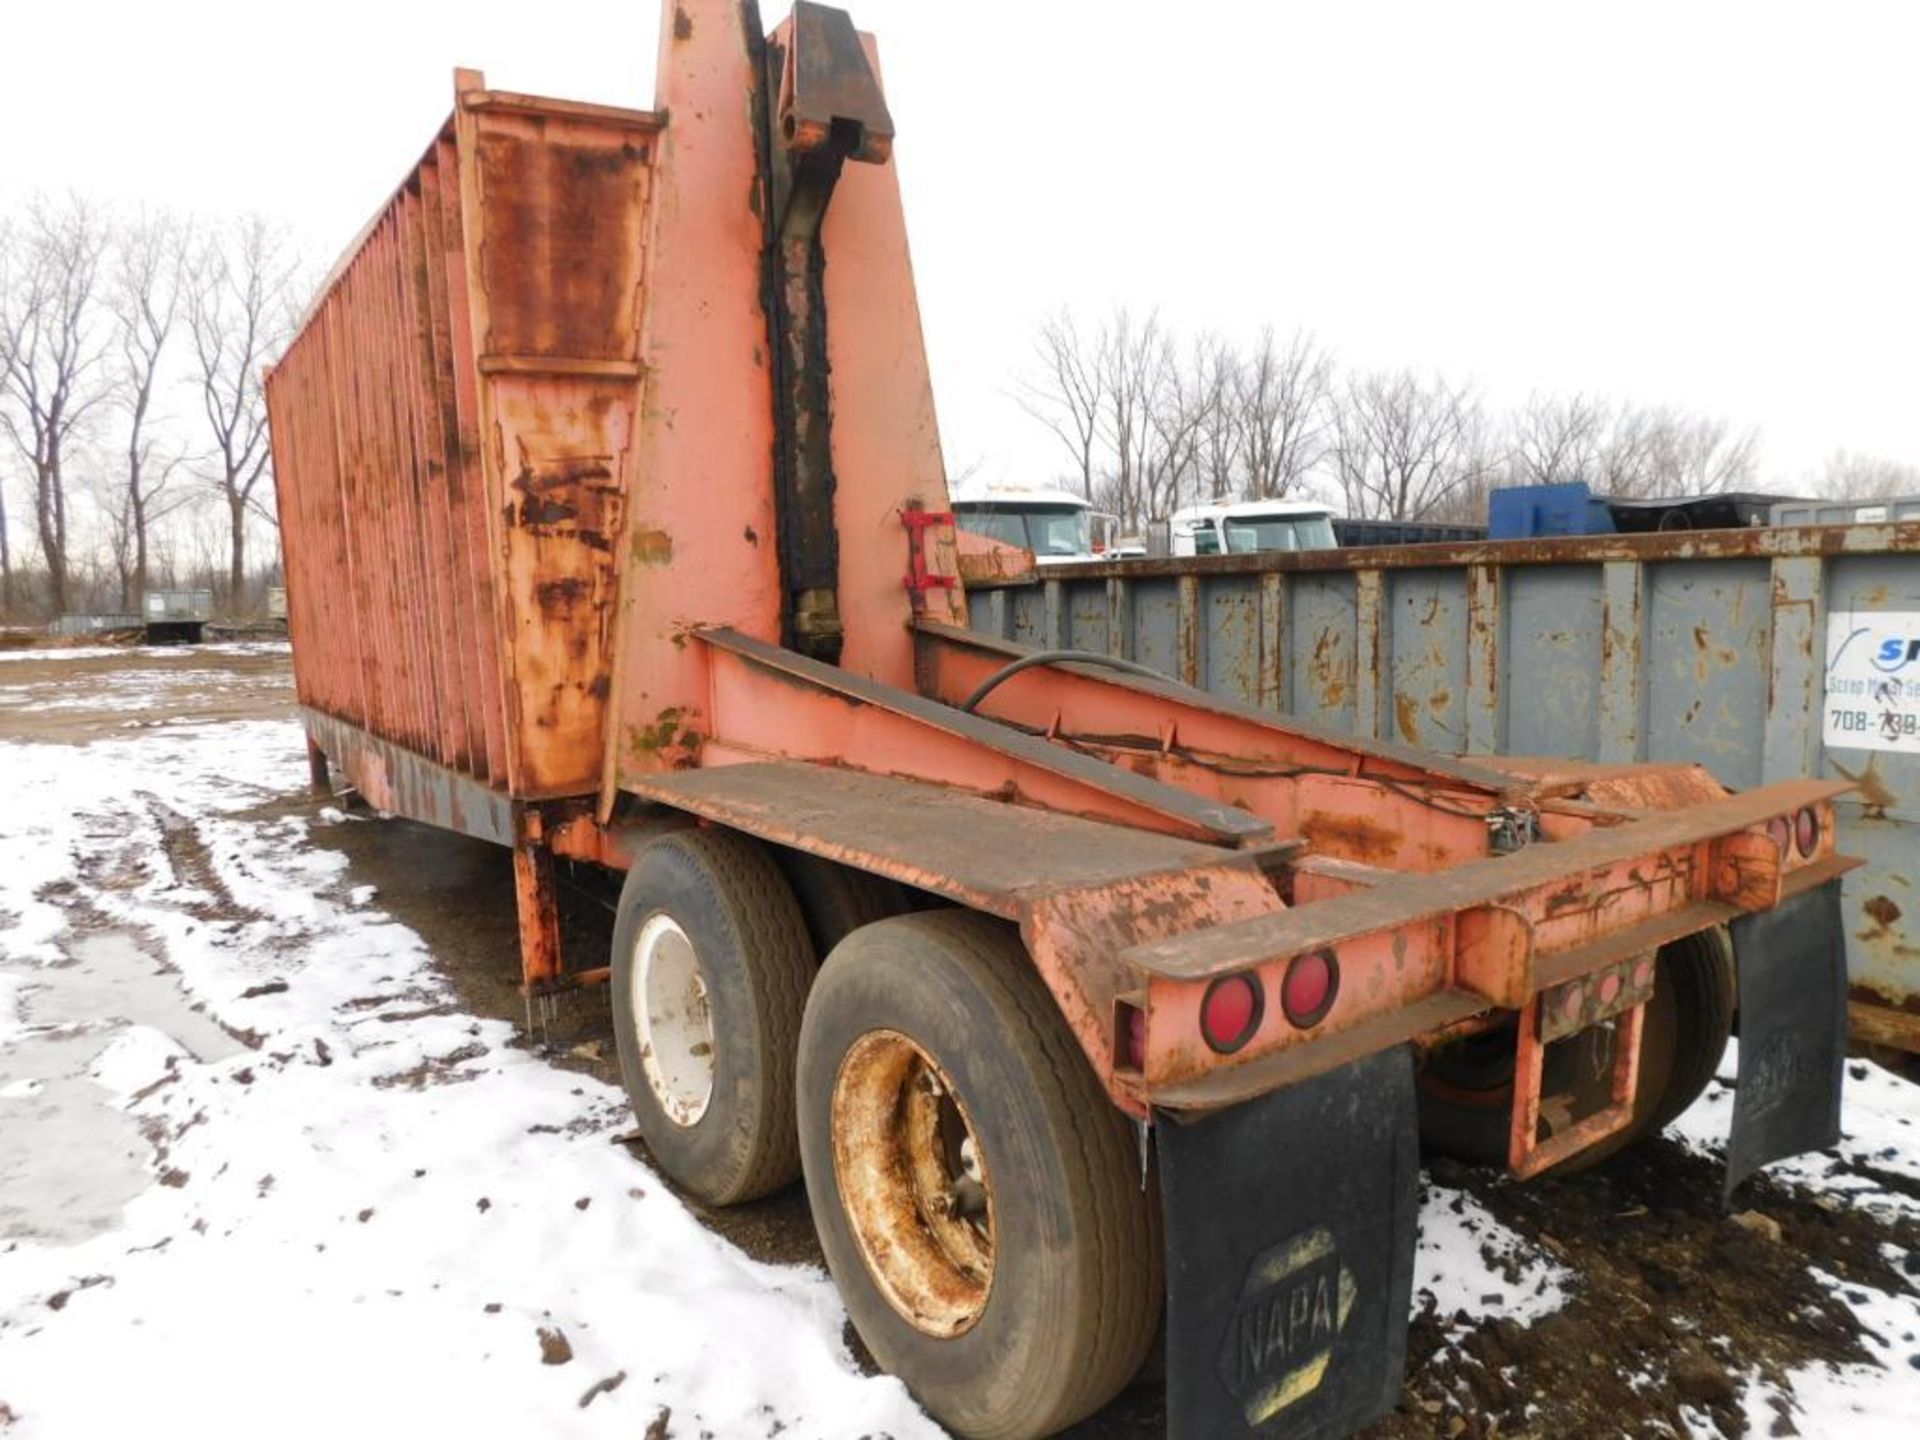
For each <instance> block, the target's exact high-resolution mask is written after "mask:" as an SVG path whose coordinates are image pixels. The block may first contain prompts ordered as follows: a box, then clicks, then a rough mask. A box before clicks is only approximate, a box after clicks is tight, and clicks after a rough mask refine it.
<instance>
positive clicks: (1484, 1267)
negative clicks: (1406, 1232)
mask: <svg viewBox="0 0 1920 1440" xmlns="http://www.w3.org/2000/svg"><path fill="white" fill-rule="evenodd" d="M1572 1281H1573V1272H1572V1271H1570V1270H1568V1269H1567V1267H1566V1266H1564V1265H1562V1264H1560V1263H1559V1261H1557V1260H1555V1259H1554V1258H1553V1257H1552V1256H1551V1255H1549V1254H1548V1253H1547V1252H1546V1251H1545V1250H1544V1249H1542V1248H1541V1247H1540V1246H1538V1245H1535V1244H1533V1243H1532V1242H1530V1241H1528V1240H1526V1239H1525V1238H1523V1237H1522V1236H1521V1235H1520V1234H1519V1233H1517V1232H1516V1231H1514V1230H1512V1229H1511V1228H1509V1227H1508V1226H1506V1225H1503V1224H1501V1223H1500V1221H1498V1220H1496V1219H1495V1218H1494V1217H1493V1215H1492V1214H1490V1213H1489V1212H1488V1210H1487V1208H1486V1206H1484V1205H1482V1204H1481V1203H1480V1202H1479V1201H1478V1200H1476V1199H1475V1198H1474V1197H1473V1196H1472V1195H1469V1194H1468V1193H1467V1192H1466V1191H1464V1190H1453V1189H1449V1188H1447V1187H1446V1186H1444V1185H1437V1184H1435V1183H1433V1182H1432V1181H1431V1180H1429V1181H1428V1183H1427V1187H1426V1195H1425V1199H1424V1201H1423V1202H1422V1204H1421V1207H1420V1242H1419V1246H1418V1248H1417V1249H1416V1251H1415V1252H1414V1258H1413V1295H1414V1304H1415V1305H1416V1306H1418V1305H1420V1304H1422V1303H1424V1301H1425V1300H1426V1299H1427V1298H1428V1297H1431V1298H1432V1300H1433V1305H1434V1309H1435V1311H1436V1312H1437V1313H1438V1314H1439V1315H1440V1317H1441V1318H1442V1319H1443V1320H1446V1321H1447V1322H1448V1325H1449V1329H1450V1331H1452V1332H1453V1333H1455V1334H1463V1333H1465V1332H1466V1331H1467V1330H1468V1329H1470V1328H1471V1327H1472V1326H1473V1325H1474V1324H1476V1323H1477V1322H1479V1321H1480V1320H1483V1319H1485V1318H1487V1317H1488V1316H1494V1315H1501V1316H1505V1317H1506V1318H1507V1319H1509V1320H1513V1321H1516V1322H1518V1323H1519V1324H1522V1325H1531V1324H1532V1323H1533V1322H1534V1321H1536V1320H1538V1319H1540V1318H1542V1317H1543V1316H1546V1315H1551V1314H1552V1313H1553V1312H1554V1311H1556V1310H1558V1309H1559V1308H1560V1307H1561V1306H1562V1305H1564V1304H1565V1303H1566V1301H1567V1288H1568V1285H1569V1284H1570V1283H1571V1282H1572Z"/></svg>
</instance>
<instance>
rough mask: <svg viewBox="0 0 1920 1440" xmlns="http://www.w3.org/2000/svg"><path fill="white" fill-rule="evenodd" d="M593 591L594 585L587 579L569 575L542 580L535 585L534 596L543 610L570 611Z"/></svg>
mask: <svg viewBox="0 0 1920 1440" xmlns="http://www.w3.org/2000/svg"><path fill="white" fill-rule="evenodd" d="M592 591H593V586H592V585H591V584H589V583H588V582H587V581H585V580H582V579H581V578H580V577H579V576H577V575H569V576H567V577H566V578H565V579H563V580H542V581H541V582H540V583H539V584H538V585H536V586H535V587H534V597H535V598H536V599H537V600H538V601H539V602H540V608H541V609H542V610H546V611H554V610H559V611H570V610H572V609H573V607H574V606H575V605H576V604H578V603H579V602H580V601H582V600H584V599H586V598H587V596H588V595H589V594H591V593H592Z"/></svg>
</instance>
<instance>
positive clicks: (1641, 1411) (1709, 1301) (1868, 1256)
mask: <svg viewBox="0 0 1920 1440" xmlns="http://www.w3.org/2000/svg"><path fill="white" fill-rule="evenodd" d="M163 676H171V677H173V678H174V679H175V681H176V682H177V683H173V684H168V685H166V686H165V687H164V688H162V687H160V686H158V685H157V684H155V683H154V682H155V680H156V677H163ZM203 677H204V678H203ZM161 695H164V698H156V697H159V696H161ZM292 713H293V711H292V695H291V688H290V676H289V662H288V658H287V656H286V654H285V653H284V651H271V652H262V651H261V650H260V649H259V648H258V647H251V648H248V647H242V648H238V649H234V650H231V651H228V652H225V653H223V652H221V651H220V650H218V649H206V650H200V651H167V652H154V651H139V652H132V653H121V652H101V653H100V654H99V655H98V656H94V657H89V656H86V655H79V656H76V655H75V653H74V652H72V651H68V652H62V653H61V654H60V655H59V656H58V657H57V658H52V657H50V658H47V659H40V658H37V657H28V656H23V655H18V654H16V655H12V656H8V657H6V659H5V661H4V663H0V742H3V741H7V740H18V739H31V740H36V741H47V740H59V739H70V740H75V741H85V740H89V739H93V738H96V737H99V736H103V735H108V734H125V733H128V732H131V731H136V730H138V729H139V728H140V727H143V726H152V725H161V724H166V723H169V722H171V721H174V720H178V719H184V718H191V719H215V718H234V719H239V718H270V717H271V718H277V717H283V716H288V715H291V714H292ZM313 803H315V802H308V801H305V800H289V801H287V802H284V805H283V806H282V807H280V808H282V809H284V810H286V811H295V810H299V809H302V808H307V807H309V806H310V805H311V804H313ZM336 803H339V802H336ZM359 813H361V814H364V813H365V812H359ZM312 841H313V843H315V844H318V845H322V846H327V847H331V848H335V849H337V850H339V851H340V852H341V853H342V854H344V855H345V856H346V858H347V860H348V862H349V864H350V871H351V879H352V882H353V883H355V884H358V885H370V886H373V887H375V888H376V890H377V903H378V904H379V905H380V906H382V907H383V908H384V909H385V910H387V911H388V912H389V913H391V914H392V915H393V916H394V917H395V918H396V919H398V920H400V921H402V922H403V923H404V924H406V925H407V926H409V927H411V928H412V929H413V930H414V931H416V932H417V933H418V934H419V935H420V936H421V937H422V938H423V939H424V940H425V941H426V942H427V944H428V946H429V947H430V948H431V950H432V951H433V953H434V955H435V956H436V957H437V959H438V961H439V963H440V964H441V965H442V966H443V967H444V969H445V972H446V974H447V976H448V977H449V978H450V980H451V981H452V983H453V984H454V985H455V987H456V988H457V990H458V992H459V994H460V995H461V997H462V998H463V999H464V1001H465V1002H466V1004H467V1005H469V1006H470V1007H471V1008H472V1009H474V1010H475V1011H477V1012H479V1013H481V1014H485V1015H491V1016H496V1017H503V1018H510V1019H513V1020H516V1021H524V1019H525V1018H526V1011H525V1007H524V1005H523V1002H522V1000H521V997H520V995H519V993H518V991H517V989H516V985H515V981H516V959H515V931H514V915H513V893H512V882H511V874H510V869H509V866H508V863H507V857H506V855H505V853H504V852H502V851H498V850H496V849H493V848H491V847H489V846H486V845H484V844H481V843H478V842H473V841H468V840H465V839H462V838H460V837H457V836H453V835H449V834H445V833H441V832H437V831H433V830H430V829H427V828H424V827H421V826H417V825H413V824H410V823H408V822H405V821H400V820H384V821H382V820H376V819H372V818H369V819H368V823H356V824H337V825H332V826H328V827H325V828H316V829H315V830H314V831H313V832H312ZM567 878H568V882H569V883H568V884H567V885H566V887H565V890H566V897H567V898H566V905H567V910H566V916H565V934H566V943H567V946H568V948H569V951H570V956H569V965H570V967H571V966H579V967H583V968H584V967H587V966H591V965H597V964H601V963H604V956H605V951H606V946H607V943H608V937H609V933H610V929H611V913H610V906H611V901H612V898H613V892H612V890H611V889H610V888H609V886H608V885H607V884H606V882H605V881H604V880H603V879H600V878H599V877H596V876H594V875H592V874H578V875H570V876H569V877H567ZM527 1043H529V1044H530V1045H533V1046H536V1047H538V1049H539V1051H540V1053H542V1054H543V1055H545V1056H546V1057H547V1058H548V1059H549V1060H550V1061H551V1063H552V1064H554V1065H556V1066H561V1067H565V1068H571V1069H580V1070H584V1071H588V1072H591V1073H592V1074H594V1075H596V1076H598V1077H600V1078H602V1079H605V1080H608V1081H610V1082H613V1083H616V1084H617V1083H618V1079H619V1076H618V1071H617V1066H616V1065H615V1063H614V1060H613V1038H612V1031H611V1027H610V1024H609V1022H608V1017H607V1001H606V994H605V992H604V991H603V990H589V991H582V992H576V993H575V994H573V995H571V996H567V997H563V998H562V999H561V1000H560V1001H559V1002H558V1003H557V1004H556V1005H555V1006H554V1007H553V1009H552V1011H551V1013H549V1014H547V1015H545V1016H536V1017H534V1023H533V1026H532V1029H531V1031H530V1032H529V1036H528V1042H527ZM1916 1123H1917V1124H1920V1117H1916ZM1434 1163H1435V1167H1436V1168H1434V1169H1433V1171H1432V1173H1433V1174H1434V1176H1435V1178H1436V1179H1439V1180H1441V1181H1443V1182H1444V1183H1445V1184H1447V1185H1448V1186H1450V1187H1454V1188H1457V1189H1459V1190H1462V1191H1464V1192H1466V1193H1467V1194H1469V1195H1471V1196H1472V1197H1475V1198H1477V1200H1478V1201H1479V1202H1480V1203H1481V1204H1483V1205H1484V1206H1485V1207H1486V1209H1487V1210H1488V1211H1489V1212H1491V1213H1492V1215H1493V1216H1495V1217H1496V1218H1497V1219H1498V1220H1499V1221H1501V1222H1502V1223H1503V1224H1505V1225H1506V1226H1508V1227H1510V1228H1511V1229H1512V1230H1513V1231H1515V1232H1517V1233H1518V1234H1519V1235H1521V1236H1522V1237H1524V1238H1525V1239H1526V1240H1528V1241H1530V1242H1533V1243H1534V1244H1537V1245H1538V1246H1539V1247H1542V1248H1543V1249H1544V1250H1545V1251H1547V1252H1549V1253H1550V1254H1551V1255H1552V1256H1554V1257H1555V1258H1556V1259H1558V1260H1559V1261H1560V1263H1561V1264H1563V1265H1564V1266H1565V1267H1566V1268H1567V1269H1568V1270H1569V1271H1571V1272H1573V1275H1574V1277H1575V1280H1574V1283H1573V1284H1572V1286H1571V1287H1570V1288H1571V1290H1572V1299H1571V1300H1570V1301H1569V1302H1568V1303H1567V1304H1566V1305H1565V1306H1564V1307H1562V1308H1561V1309H1560V1310H1558V1311H1557V1312H1556V1313H1554V1314H1552V1315H1549V1316H1547V1317H1545V1318H1544V1319H1540V1320H1537V1321H1534V1322H1533V1323H1531V1324H1529V1325H1521V1324H1517V1323H1514V1322H1511V1321H1508V1320H1504V1319H1500V1318H1497V1316H1498V1312H1499V1310H1500V1308H1501V1306H1500V1301H1498V1300H1496V1299H1492V1298H1490V1297H1482V1304H1483V1308H1484V1309H1487V1310H1490V1311H1492V1312H1493V1313H1494V1315H1495V1316H1496V1318H1492V1319H1485V1318H1482V1319H1479V1320H1476V1321H1471V1322H1466V1321H1464V1317H1462V1321H1461V1322H1456V1320H1455V1317H1452V1316H1448V1315H1442V1314H1437V1313H1434V1311H1433V1309H1432V1307H1431V1305H1429V1306H1428V1307H1427V1309H1426V1310H1425V1311H1424V1312H1423V1313H1422V1314H1420V1315H1419V1316H1418V1318H1417V1319H1416V1321H1415V1324H1414V1327H1413V1332H1412V1336H1411V1351H1410V1355H1409V1367H1408V1381H1407V1385H1406V1391H1405V1395H1404V1397H1403V1401H1402V1405H1401V1407H1400V1409H1399V1411H1398V1412H1396V1413H1395V1414H1394V1415H1392V1416H1391V1417H1389V1418H1388V1419H1387V1420H1386V1421H1384V1422H1382V1423H1381V1424H1380V1425H1379V1426H1377V1427H1376V1428H1375V1429H1374V1430H1373V1431H1371V1432H1370V1434H1372V1435H1374V1436H1377V1437H1382V1440H1385V1437H1392V1440H1414V1437H1430V1436H1444V1437H1448V1440H1453V1437H1457V1436H1463V1435H1464V1436H1467V1437H1471V1440H1482V1437H1490V1436H1496V1435H1498V1436H1521V1435H1530V1436H1538V1437H1572V1436H1589V1435H1591V1436H1613V1435H1622V1434H1634V1435H1661V1434H1672V1435H1682V1436H1684V1435H1690V1434H1701V1433H1707V1434H1711V1433H1716V1432H1717V1433H1719V1434H1722V1435H1726V1436H1738V1435H1742V1434H1748V1433H1771V1434H1776V1435H1792V1434H1797V1433H1799V1432H1798V1431H1797V1430H1796V1429H1795V1428H1794V1423H1793V1420H1792V1419H1791V1418H1789V1417H1788V1416H1787V1415H1786V1414H1785V1413H1784V1409H1783V1410H1782V1413H1780V1414H1779V1415H1778V1416H1777V1417H1776V1418H1775V1419H1774V1420H1773V1421H1772V1422H1771V1423H1770V1424H1769V1425H1768V1426H1767V1428H1766V1430H1764V1431H1758V1430H1752V1429H1749V1428H1748V1415H1747V1412H1746V1410H1745V1409H1744V1407H1743V1405H1742V1402H1741V1394H1742V1390H1743V1387H1744V1384H1745V1382H1747V1381H1748V1380H1750V1379H1752V1378H1754V1377H1755V1376H1756V1375H1758V1376H1760V1377H1764V1378H1766V1379H1769V1380H1772V1381H1775V1382H1778V1381H1780V1380H1782V1379H1783V1378H1784V1377H1785V1376H1786V1374H1787V1373H1788V1372H1789V1371H1791V1370H1793V1369H1795V1368H1796V1367H1799V1366H1803V1365H1806V1364H1808V1363H1809V1362H1816V1361H1831V1362H1836V1363H1856V1364H1857V1363H1869V1362H1872V1363H1878V1364H1882V1365H1885V1366H1887V1367H1889V1369H1890V1370H1892V1369H1894V1368H1895V1367H1910V1368H1912V1369H1914V1370H1920V1337H1916V1336H1913V1335H1907V1336H1904V1337H1887V1338H1888V1339H1890V1340H1892V1341H1893V1344H1892V1345H1891V1347H1888V1346H1883V1345H1882V1343H1881V1342H1880V1341H1879V1340H1876V1339H1874V1338H1872V1337H1869V1336H1867V1335H1864V1334H1863V1333H1862V1326H1861V1325H1860V1323H1859V1321H1858V1320H1857V1319H1856V1318H1855V1312H1854V1311H1853V1310H1852V1309H1850V1308H1849V1306H1848V1305H1846V1304H1845V1303H1843V1302H1842V1300H1841V1298H1840V1295H1839V1294H1837V1293H1836V1290H1835V1288H1833V1286H1830V1285H1828V1284H1823V1283H1822V1282H1821V1281H1820V1280H1819V1279H1818V1278H1817V1277H1816V1276H1815V1275H1814V1273H1813V1269H1814V1268H1815V1267H1817V1268H1818V1269H1819V1270H1822V1271H1825V1272H1826V1273H1827V1274H1828V1275H1830V1276H1832V1277H1834V1281H1835V1283H1836V1284H1837V1285H1838V1286H1839V1287H1845V1286H1848V1285H1860V1286H1866V1287H1870V1288H1871V1289H1873V1290H1878V1291H1889V1292H1893V1293H1903V1292H1906V1291H1909V1290H1911V1289H1912V1288H1914V1287H1916V1286H1920V1274H1916V1273H1915V1272H1916V1271H1920V1262H1917V1261H1916V1258H1915V1257H1916V1256H1920V1223H1915V1222H1914V1221H1911V1220H1905V1219H1898V1218H1895V1219H1886V1218H1873V1217H1872V1216H1870V1215H1868V1214H1867V1213H1865V1212H1863V1211H1861V1210H1859V1209H1856V1208H1854V1207H1853V1206H1851V1205H1849V1204H1847V1203H1844V1202H1842V1201H1839V1200H1837V1199H1835V1197H1834V1196H1832V1195H1830V1194H1809V1193H1807V1192H1805V1191H1802V1190H1790V1189H1788V1188H1786V1187H1784V1186H1781V1185H1778V1184H1776V1183H1774V1182H1772V1181H1769V1180H1767V1179H1765V1178H1762V1179H1759V1180H1757V1181H1754V1182H1751V1183H1750V1184H1749V1186H1748V1187H1746V1188H1745V1189H1744V1190H1743V1191H1742V1192H1741V1195H1740V1197H1739V1198H1738V1199H1737V1201H1736V1203H1735V1206H1734V1210H1735V1211H1736V1212H1737V1215H1738V1218H1732V1217H1730V1216H1729V1215H1728V1214H1727V1213H1725V1212H1724V1211H1723V1209H1722V1206H1721V1204H1720V1200H1719V1174H1718V1168H1717V1166H1716V1165H1715V1164H1714V1163H1713V1162H1712V1161H1710V1160H1708V1159H1706V1158H1703V1157H1701V1156H1700V1155H1698V1154H1697V1153H1695V1152H1693V1151H1691V1150H1689V1149H1687V1148H1685V1147H1683V1146H1682V1145H1681V1144H1679V1143H1678V1142H1676V1141H1673V1140H1669V1139H1665V1138H1661V1139H1656V1140H1653V1141H1651V1142H1649V1143H1646V1144H1644V1145H1642V1146H1640V1147H1639V1148H1637V1149H1636V1150H1634V1151H1631V1152H1629V1153H1628V1154H1626V1155H1624V1156H1622V1157H1621V1158H1619V1159H1618V1160H1616V1161H1615V1162H1613V1163H1611V1164H1609V1165H1606V1166H1604V1167H1602V1168H1600V1169H1598V1170H1596V1171H1594V1172H1591V1173H1589V1174H1586V1175H1582V1176H1579V1177H1577V1178H1572V1179H1568V1180H1562V1181H1555V1180H1547V1181H1541V1182H1535V1183H1533V1184H1530V1185H1526V1186H1517V1185H1512V1184H1509V1183H1507V1182H1506V1181H1504V1180H1503V1179H1501V1178H1500V1177H1498V1176H1497V1175H1494V1174H1490V1173H1477V1172H1472V1171H1469V1170H1466V1169H1464V1168H1461V1167H1456V1166H1450V1165H1448V1164H1447V1162H1444V1161H1439V1162H1434ZM1874 1178H1877V1179H1878V1180H1879V1181H1880V1182H1881V1183H1882V1184H1883V1185H1886V1186H1887V1188H1890V1189H1895V1190H1900V1191H1901V1192H1902V1193H1906V1194H1909V1195H1912V1196H1913V1198H1916V1199H1920V1195H1915V1194H1914V1189H1915V1187H1913V1185H1912V1182H1911V1181H1907V1180H1905V1179H1904V1178H1903V1177H1901V1176H1898V1175H1887V1174H1882V1175H1880V1176H1878V1177H1874ZM694 1208H695V1209H696V1210H699V1208H700V1207H698V1206H695V1207H694ZM700 1213H701V1214H702V1216H703V1218H704V1220H705V1221H706V1223H707V1224H709V1225H710V1226H712V1227H713V1228H714V1229H716V1230H718V1231H719V1232H721V1233H722V1234H724V1235H725V1236H727V1237H728V1238H729V1239H731V1240H733V1241H734V1242H735V1243H737V1244H738V1245H740V1246H741V1247H742V1248H743V1249H745V1250H747V1251H748V1252H750V1253H751V1254H753V1255H754V1256H756V1257H758V1258H762V1259H767V1260H775V1261H800V1262H809V1263H814V1264H818V1263H819V1252H818V1250H817V1247H816V1246H815V1244H814V1241H813V1236H812V1228H811V1224H810V1221H809V1218H808V1214H807V1207H806V1200H805V1196H804V1194H803V1193H802V1191H801V1190H800V1188H799V1187H795V1188H793V1189H792V1190H789V1191H788V1192H786V1193H784V1194H782V1195H779V1196H776V1197H774V1198H772V1199H770V1200H767V1201H764V1202H761V1203H758V1204H753V1205H748V1206H743V1207H740V1208H738V1209H734V1210H730V1211H726V1212H724V1213H713V1212H706V1211H704V1210H700ZM1163 1433H1164V1419H1163V1414H1162V1409H1161V1397H1160V1394H1159V1391H1158V1389H1157V1387H1156V1386H1154V1385H1153V1384H1152V1383H1151V1382H1148V1383H1143V1384H1140V1385H1138V1386H1136V1387H1135V1388H1134V1389H1133V1390H1132V1391H1130V1392H1129V1393H1128V1394H1127V1395H1126V1396H1124V1397H1122V1399H1121V1400H1120V1401H1119V1402H1117V1403H1116V1404H1114V1405H1113V1406H1111V1407H1109V1409H1108V1410H1107V1411H1105V1412H1103V1413H1102V1414H1101V1415H1099V1416H1097V1417H1095V1418H1094V1419H1093V1420H1091V1421H1089V1422H1087V1423H1086V1424H1084V1425H1082V1426H1080V1427H1079V1428H1077V1429H1076V1430H1075V1431H1074V1432H1073V1434H1074V1435H1075V1436H1076V1437H1079V1440H1118V1437H1135V1436H1139V1437H1145V1436H1157V1435H1160V1434H1163Z"/></svg>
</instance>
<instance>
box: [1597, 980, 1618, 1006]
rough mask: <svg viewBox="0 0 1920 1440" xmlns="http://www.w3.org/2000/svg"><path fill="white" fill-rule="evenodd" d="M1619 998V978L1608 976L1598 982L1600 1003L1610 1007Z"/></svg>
mask: <svg viewBox="0 0 1920 1440" xmlns="http://www.w3.org/2000/svg"><path fill="white" fill-rule="evenodd" d="M1619 998H1620V977H1619V976H1618V975H1608V976H1607V977H1605V978H1604V979H1603V980H1601V982H1600V1003H1601V1004H1602V1005H1611V1004H1612V1003H1613V1002H1614V1001H1616V1000H1618V999H1619Z"/></svg>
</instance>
